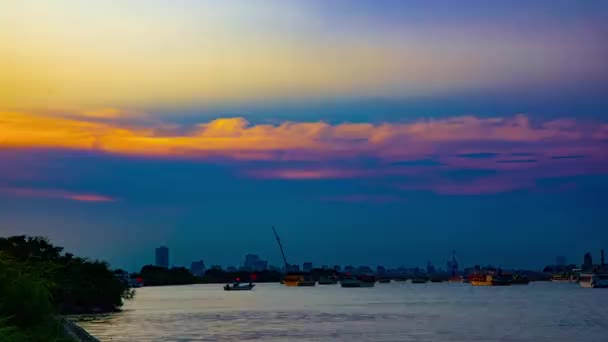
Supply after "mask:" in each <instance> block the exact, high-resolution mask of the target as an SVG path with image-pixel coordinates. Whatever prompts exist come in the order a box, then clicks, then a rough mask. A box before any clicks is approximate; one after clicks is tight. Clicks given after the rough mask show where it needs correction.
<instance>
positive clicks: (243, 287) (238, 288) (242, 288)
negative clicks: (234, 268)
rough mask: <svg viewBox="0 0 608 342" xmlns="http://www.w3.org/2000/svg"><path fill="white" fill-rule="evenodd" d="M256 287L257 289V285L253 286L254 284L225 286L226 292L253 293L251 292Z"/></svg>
mask: <svg viewBox="0 0 608 342" xmlns="http://www.w3.org/2000/svg"><path fill="white" fill-rule="evenodd" d="M254 287H255V284H252V283H249V284H240V283H234V284H232V285H228V284H226V286H224V291H251V290H253V288H254Z"/></svg>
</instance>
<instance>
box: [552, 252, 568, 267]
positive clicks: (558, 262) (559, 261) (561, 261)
mask: <svg viewBox="0 0 608 342" xmlns="http://www.w3.org/2000/svg"><path fill="white" fill-rule="evenodd" d="M566 263H567V260H566V257H565V256H563V255H560V256H557V257H555V266H557V267H564V266H566Z"/></svg>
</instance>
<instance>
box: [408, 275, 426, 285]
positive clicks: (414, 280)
mask: <svg viewBox="0 0 608 342" xmlns="http://www.w3.org/2000/svg"><path fill="white" fill-rule="evenodd" d="M428 282H429V278H428V277H426V276H414V277H413V278H412V284H426V283H428Z"/></svg>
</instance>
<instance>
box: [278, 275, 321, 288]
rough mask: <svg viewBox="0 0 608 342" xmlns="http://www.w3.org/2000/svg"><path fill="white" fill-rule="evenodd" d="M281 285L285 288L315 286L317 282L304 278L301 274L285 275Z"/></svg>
mask: <svg viewBox="0 0 608 342" xmlns="http://www.w3.org/2000/svg"><path fill="white" fill-rule="evenodd" d="M283 285H285V286H315V285H317V282H316V281H314V280H312V279H310V278H309V277H305V276H304V275H303V274H287V275H286V276H285V277H284V278H283Z"/></svg>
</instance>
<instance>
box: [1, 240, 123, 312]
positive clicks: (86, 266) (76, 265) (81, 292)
mask: <svg viewBox="0 0 608 342" xmlns="http://www.w3.org/2000/svg"><path fill="white" fill-rule="evenodd" d="M62 251H63V248H62V247H56V246H53V245H52V244H51V243H50V242H49V241H48V240H47V239H45V238H41V237H26V236H13V237H9V238H2V239H0V252H4V253H5V254H6V255H10V256H11V257H12V258H14V260H16V261H17V262H21V263H23V264H24V265H27V267H30V268H38V270H39V272H40V274H44V277H43V278H44V281H45V282H47V283H45V284H44V285H45V286H46V288H48V289H50V294H51V297H52V301H53V304H54V306H55V307H56V308H57V309H58V310H59V312H60V313H63V314H81V313H94V312H109V311H115V310H117V309H119V308H120V307H121V306H122V304H123V299H124V298H130V297H131V296H132V295H133V294H132V292H131V291H129V288H128V285H127V284H124V283H123V282H121V281H120V280H119V279H118V278H117V277H116V276H115V275H114V273H113V272H112V271H111V270H110V268H109V266H108V264H106V263H104V262H99V261H89V260H87V259H83V258H78V257H74V255H73V254H70V253H65V254H62ZM32 290H34V289H32Z"/></svg>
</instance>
